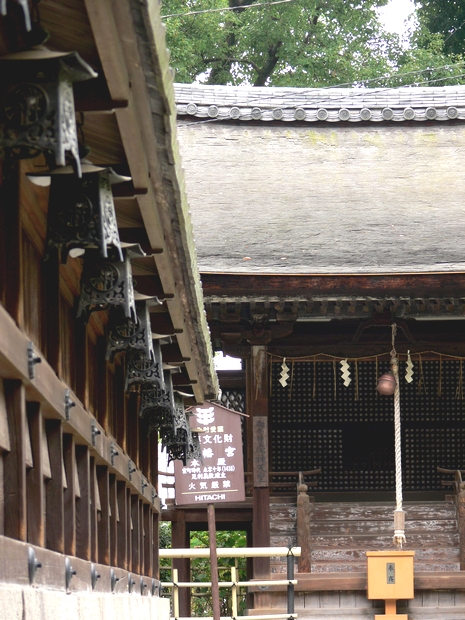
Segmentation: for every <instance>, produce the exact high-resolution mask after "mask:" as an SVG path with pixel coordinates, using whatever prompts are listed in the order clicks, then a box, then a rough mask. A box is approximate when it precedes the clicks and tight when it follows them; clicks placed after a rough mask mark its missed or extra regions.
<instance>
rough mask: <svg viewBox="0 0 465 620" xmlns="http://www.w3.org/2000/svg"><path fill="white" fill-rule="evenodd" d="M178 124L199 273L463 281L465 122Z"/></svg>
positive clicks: (233, 93)
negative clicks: (422, 275)
mask: <svg viewBox="0 0 465 620" xmlns="http://www.w3.org/2000/svg"><path fill="white" fill-rule="evenodd" d="M182 88H183V89H185V87H182ZM199 89H200V87H198V86H196V87H195V88H193V89H192V91H195V92H198V91H199ZM200 90H201V89H200ZM211 90H212V89H211V88H206V94H205V97H204V99H201V98H200V97H199V98H198V99H197V101H199V102H200V101H207V100H208V97H210V94H209V93H210V91H211ZM213 90H214V91H215V92H218V91H219V90H220V89H219V88H218V89H213ZM227 90H228V89H225V87H221V91H222V92H227ZM239 90H240V89H237V88H232V89H231V95H230V96H231V99H232V98H234V97H236V96H237V95H236V93H237V92H238V91H239ZM257 90H263V89H257ZM265 90H266V89H265ZM271 90H272V94H273V96H278V94H279V90H278V89H271ZM294 90H295V89H294ZM402 90H405V89H402ZM412 90H413V89H412ZM419 90H421V91H422V92H423V93H424V91H425V90H426V89H419ZM454 90H455V91H457V92H458V91H460V92H461V93H463V94H465V89H463V88H455V89H454ZM246 91H247V92H248V93H250V91H251V89H244V93H245V92H246ZM445 91H446V92H447V93H449V94H450V89H431V91H427V92H426V93H425V94H424V97H426V95H428V97H429V100H430V101H431V99H432V98H433V97H434V96H435V93H437V94H438V96H439V93H440V92H442V96H443V97H444V92H445ZM288 92H289V89H283V96H284V94H286V93H288ZM306 92H307V91H306ZM325 92H326V91H325ZM352 92H353V91H349V94H348V96H350V93H352ZM296 94H297V93H296ZM449 94H448V97H449ZM463 94H462V95H460V96H462V97H463V96H464V95H463ZM177 96H179V91H178V93H177ZM300 96H301V97H304V93H301V95H300ZM367 96H368V94H367ZM376 96H377V94H376V93H373V98H374V97H376ZM391 96H392V93H391ZM451 96H452V95H451ZM457 96H458V95H457ZM270 97H271V95H270ZM449 101H450V99H449ZM444 105H446V103H444ZM464 109H465V108H464ZM179 124H180V126H179V131H178V136H179V139H180V146H181V156H182V160H183V166H184V169H185V179H186V190H187V195H188V200H189V205H190V208H191V211H192V220H193V224H194V234H195V242H196V247H197V256H198V262H199V268H200V270H201V271H203V272H210V273H264V274H270V273H280V274H285V273H296V274H302V273H305V274H336V273H354V274H356V273H365V274H367V273H373V274H376V273H411V272H413V273H416V272H426V271H428V272H447V271H462V272H465V241H464V240H465V207H464V205H465V182H464V176H463V170H464V165H465V123H463V122H462V121H456V122H455V123H437V122H431V123H428V124H426V123H409V124H402V123H392V122H384V123H376V124H375V123H365V124H353V125H349V124H347V123H344V124H339V125H330V124H328V123H324V122H323V123H312V124H310V123H308V124H306V123H298V124H292V125H289V124H281V123H274V124H273V125H270V124H268V123H261V122H257V123H244V124H242V123H223V122H197V123H196V122H194V123H192V122H186V121H185V118H184V117H183V116H180V117H179Z"/></svg>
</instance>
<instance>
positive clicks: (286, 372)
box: [279, 358, 289, 388]
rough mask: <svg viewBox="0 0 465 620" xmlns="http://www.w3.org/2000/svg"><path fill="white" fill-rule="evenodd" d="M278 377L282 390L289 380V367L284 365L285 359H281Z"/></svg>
mask: <svg viewBox="0 0 465 620" xmlns="http://www.w3.org/2000/svg"><path fill="white" fill-rule="evenodd" d="M280 377H281V378H280V379H279V383H280V384H281V385H282V387H283V388H284V387H286V386H287V381H288V379H289V366H288V365H287V364H286V358H283V363H282V364H281V372H280Z"/></svg>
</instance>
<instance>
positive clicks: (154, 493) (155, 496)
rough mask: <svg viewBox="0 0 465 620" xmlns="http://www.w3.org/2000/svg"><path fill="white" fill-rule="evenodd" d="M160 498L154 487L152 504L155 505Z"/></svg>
mask: <svg viewBox="0 0 465 620" xmlns="http://www.w3.org/2000/svg"><path fill="white" fill-rule="evenodd" d="M157 497H158V493H157V492H156V491H155V489H154V488H153V487H152V504H154V503H155V500H156V499H157Z"/></svg>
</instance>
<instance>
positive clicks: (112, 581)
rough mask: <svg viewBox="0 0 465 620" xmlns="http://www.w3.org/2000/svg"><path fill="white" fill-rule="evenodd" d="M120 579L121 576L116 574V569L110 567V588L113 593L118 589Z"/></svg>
mask: <svg viewBox="0 0 465 620" xmlns="http://www.w3.org/2000/svg"><path fill="white" fill-rule="evenodd" d="M119 580H120V578H119V577H117V576H116V573H115V569H114V568H111V569H110V589H111V591H112V592H113V593H114V591H115V589H116V584H117V583H118V581H119Z"/></svg>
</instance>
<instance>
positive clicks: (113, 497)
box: [109, 474, 118, 566]
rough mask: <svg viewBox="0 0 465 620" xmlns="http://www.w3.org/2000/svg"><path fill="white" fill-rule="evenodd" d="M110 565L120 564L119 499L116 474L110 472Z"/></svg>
mask: <svg viewBox="0 0 465 620" xmlns="http://www.w3.org/2000/svg"><path fill="white" fill-rule="evenodd" d="M109 483H110V566H117V564H118V535H117V527H118V501H117V485H116V475H115V474H110V477H109Z"/></svg>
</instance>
